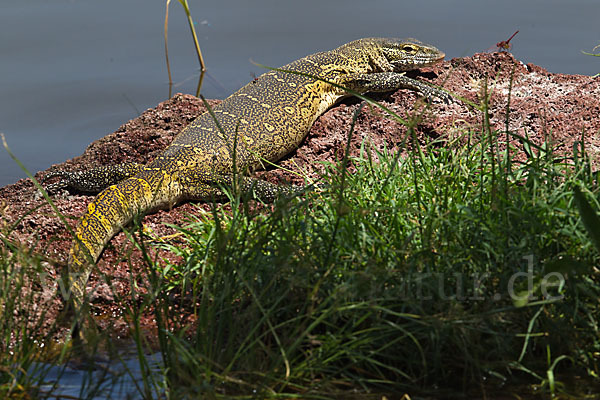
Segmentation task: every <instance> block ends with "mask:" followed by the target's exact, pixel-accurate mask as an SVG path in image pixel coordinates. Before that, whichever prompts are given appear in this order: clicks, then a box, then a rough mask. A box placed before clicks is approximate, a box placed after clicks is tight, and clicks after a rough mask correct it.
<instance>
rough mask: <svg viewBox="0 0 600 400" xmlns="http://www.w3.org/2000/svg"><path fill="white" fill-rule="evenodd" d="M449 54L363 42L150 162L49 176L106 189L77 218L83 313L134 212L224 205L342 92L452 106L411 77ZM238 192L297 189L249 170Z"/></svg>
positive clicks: (74, 274)
mask: <svg viewBox="0 0 600 400" xmlns="http://www.w3.org/2000/svg"><path fill="white" fill-rule="evenodd" d="M443 58H444V53H442V52H441V51H439V50H438V49H436V48H435V47H433V46H430V45H427V44H424V43H421V42H419V41H418V40H415V39H388V38H366V39H359V40H355V41H353V42H350V43H347V44H345V45H343V46H340V47H338V48H336V49H334V50H331V51H324V52H320V53H316V54H312V55H309V56H306V57H304V58H301V59H299V60H297V61H294V62H292V63H290V64H287V65H285V66H283V67H282V68H281V69H279V70H271V71H269V72H266V73H265V74H263V75H261V76H260V77H258V78H257V79H255V80H254V81H252V82H250V83H248V84H247V85H246V86H244V87H242V88H241V89H240V90H238V91H237V92H235V93H234V94H232V95H231V96H229V97H228V98H226V99H225V100H223V101H222V102H221V103H220V104H219V105H217V106H216V107H214V109H213V110H212V112H206V113H204V114H202V115H200V116H199V117H198V118H196V119H195V120H194V121H193V122H192V123H190V124H189V125H188V126H187V127H186V128H185V129H183V130H182V131H181V133H179V134H178V135H177V136H176V137H175V139H174V141H173V143H172V144H171V145H170V146H168V147H167V148H166V150H164V152H163V153H162V154H160V155H159V156H158V157H157V158H156V159H155V160H153V161H151V162H150V163H148V164H146V165H141V164H136V163H127V164H119V165H114V166H104V167H99V168H95V169H92V170H88V171H80V172H65V171H58V172H55V173H51V174H49V175H48V176H47V179H49V178H52V177H59V178H60V180H59V181H58V182H57V183H54V184H52V185H49V187H48V189H49V190H52V191H55V190H57V189H61V188H66V189H75V190H78V191H84V192H96V193H97V192H99V194H98V196H97V197H96V198H95V199H94V201H92V202H91V203H90V204H89V205H88V208H87V212H86V213H85V214H84V215H83V216H82V217H81V219H80V221H79V224H78V226H77V228H76V230H75V236H76V237H75V238H74V241H73V244H72V247H71V250H70V253H69V261H68V279H67V281H68V285H69V286H70V290H71V292H70V294H71V296H70V301H72V303H71V304H72V305H73V306H74V308H75V310H80V309H81V308H82V307H83V306H84V300H85V298H86V292H85V287H86V283H87V280H88V278H89V275H90V271H91V269H92V265H93V264H94V263H95V262H96V261H97V259H98V258H99V257H100V254H101V252H102V250H103V249H104V247H105V245H106V244H107V243H108V241H110V239H111V238H112V237H113V236H114V235H115V234H116V233H117V232H119V231H120V230H121V229H122V227H123V226H125V225H126V224H128V223H129V222H130V221H131V220H132V219H133V218H134V216H135V215H139V214H144V213H148V212H151V211H153V210H157V209H161V208H170V207H172V206H174V205H175V204H177V203H180V202H183V201H188V200H200V201H202V200H204V201H207V200H217V199H223V198H224V197H225V196H224V191H223V189H224V188H227V187H232V186H233V185H234V176H237V174H236V171H239V172H244V173H245V172H248V171H252V170H254V169H257V168H260V167H261V166H262V165H263V160H267V161H270V162H275V161H277V160H279V159H281V158H282V157H284V156H285V155H286V154H288V153H289V152H291V151H292V150H294V149H296V148H297V147H298V146H299V145H300V143H301V142H302V140H303V139H304V137H305V136H306V135H307V133H308V131H309V130H310V128H311V126H312V124H313V122H314V121H315V120H316V119H317V117H318V116H319V115H321V114H322V113H324V112H325V111H326V110H327V109H328V108H329V107H331V106H332V105H334V104H335V103H336V102H338V101H339V100H340V99H342V98H344V97H348V96H350V93H349V92H348V91H346V90H344V89H343V88H347V89H350V90H351V91H354V92H358V93H361V94H362V93H366V92H386V91H391V90H396V89H399V88H409V89H413V90H416V91H418V92H420V93H421V94H422V95H424V96H425V97H428V98H430V97H433V96H435V97H438V98H441V99H442V100H444V101H449V100H450V96H449V95H448V93H446V92H445V91H443V90H441V89H438V88H434V87H432V86H429V85H427V84H425V83H423V82H420V81H418V80H416V79H412V78H409V77H407V76H406V75H405V74H404V72H405V71H409V70H414V69H418V68H420V67H425V66H429V65H431V64H433V63H436V62H438V61H440V60H442V59H443ZM284 71H295V72H296V73H292V72H284ZM317 78H318V79H317ZM234 160H235V164H234ZM238 188H239V190H241V192H243V193H246V194H249V195H251V196H252V197H253V198H257V199H260V200H262V201H266V202H268V201H272V200H273V199H275V198H276V197H277V196H278V195H280V194H281V193H291V192H294V191H296V190H297V188H296V187H284V188H282V187H280V186H277V185H273V184H270V183H268V182H266V181H262V180H259V179H255V178H251V177H248V176H245V175H243V174H242V175H240V179H239V184H238Z"/></svg>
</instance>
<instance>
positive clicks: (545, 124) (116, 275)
mask: <svg viewBox="0 0 600 400" xmlns="http://www.w3.org/2000/svg"><path fill="white" fill-rule="evenodd" d="M421 75H422V76H424V78H425V79H426V80H429V81H431V82H433V83H434V84H436V85H440V86H443V87H445V88H446V89H448V90H449V91H451V92H453V93H456V94H457V95H459V96H461V97H463V98H465V99H467V100H469V101H471V102H474V103H475V104H480V103H481V97H482V95H483V87H484V85H485V84H486V83H487V85H488V92H489V93H490V94H491V99H490V104H489V114H490V124H491V127H492V130H498V131H501V132H502V131H504V129H505V124H506V108H507V103H508V94H509V88H510V87H511V77H512V89H511V90H510V112H509V118H508V127H509V130H510V131H512V132H514V133H517V134H519V135H523V136H524V135H528V136H529V138H530V139H531V140H532V141H533V142H535V143H537V144H541V143H543V142H544V141H545V140H548V139H549V140H551V141H552V143H553V145H554V150H555V152H556V153H558V154H563V155H570V154H571V151H572V148H573V145H574V144H575V142H577V141H579V140H581V139H582V138H583V140H584V142H585V146H586V149H587V150H588V152H589V154H590V155H591V157H592V160H593V163H594V166H595V167H597V166H598V159H597V154H598V152H599V151H600V135H598V131H599V130H600V118H598V115H599V113H600V105H599V99H600V78H592V77H589V76H582V75H564V74H551V73H549V72H548V71H546V70H545V69H543V68H541V67H538V66H535V65H531V64H529V65H524V64H523V63H521V62H519V61H518V60H515V59H514V58H513V57H512V55H511V54H510V53H507V52H501V53H480V54H475V55H474V56H472V57H467V58H456V59H452V60H451V61H446V62H444V63H441V64H439V65H436V66H434V67H431V68H428V69H425V70H423V71H422V74H421ZM376 99H377V100H378V101H380V102H381V103H382V104H383V105H385V106H386V107H388V108H390V109H392V110H393V111H395V112H396V113H397V114H398V115H400V116H401V117H403V118H408V116H410V115H414V114H415V113H421V112H422V108H423V103H422V102H417V100H418V96H417V95H416V94H415V93H414V92H412V91H410V90H399V91H397V92H395V93H392V94H385V95H377V96H376ZM211 104H212V105H214V104H217V101H212V102H211ZM360 104H361V102H360V101H358V100H357V99H348V100H346V101H345V102H343V103H342V104H340V105H338V106H336V107H333V108H332V109H330V110H329V111H327V112H326V113H325V114H324V115H323V116H321V117H320V118H319V119H318V120H317V121H316V122H315V124H314V126H313V128H312V130H311V131H310V134H309V135H308V137H307V138H306V139H305V141H304V142H303V144H302V145H301V146H300V148H299V149H298V150H297V151H295V152H293V153H292V154H290V155H289V156H288V157H287V158H286V159H284V160H283V161H281V162H280V164H281V165H282V166H284V167H285V168H287V169H290V170H292V171H298V172H299V171H302V172H303V173H306V174H307V175H308V176H309V177H311V178H315V179H317V178H318V177H319V172H321V171H322V170H323V166H322V165H321V164H320V163H319V162H320V161H335V160H339V159H341V158H342V157H343V154H344V148H345V145H346V142H347V138H348V136H347V135H348V132H349V129H350V124H351V121H352V118H353V114H354V113H355V112H356V110H357V109H358V108H359V106H360ZM203 111H204V106H203V105H202V101H201V100H199V99H197V98H195V97H193V96H190V95H183V94H176V95H175V96H174V97H173V98H171V99H169V100H167V101H165V102H162V103H160V104H159V105H158V106H157V107H156V108H154V109H150V110H147V111H146V112H144V113H143V114H142V115H140V116H139V117H138V118H135V119H133V120H131V121H129V122H127V123H125V124H124V125H123V126H122V127H120V128H119V129H118V130H117V131H116V132H114V133H112V134H110V135H107V136H106V137H104V138H102V139H100V140H98V141H96V142H94V143H92V144H91V145H90V146H89V147H88V148H87V149H86V151H85V152H84V153H83V154H82V155H81V156H78V157H75V158H73V159H72V160H68V161H66V162H64V163H62V164H60V165H54V166H52V167H51V168H50V169H48V170H46V171H41V172H38V173H37V174H36V178H38V179H40V178H43V177H44V176H45V174H47V173H48V172H50V171H54V170H57V169H64V170H81V169H87V168H91V167H94V166H98V165H105V164H116V163H120V162H125V161H136V162H142V163H145V162H148V161H149V160H151V159H153V158H154V157H155V156H156V155H157V154H159V152H160V151H162V150H163V149H164V148H165V147H166V146H168V144H169V143H170V142H171V140H172V139H173V137H174V136H175V135H176V134H177V133H178V132H179V131H180V130H181V129H182V128H183V127H184V126H186V125H187V124H189V123H190V122H191V121H192V120H193V119H194V118H195V117H196V116H198V115H199V114H200V113H202V112H203ZM381 114H382V112H381V111H380V110H375V109H372V108H370V107H368V106H366V107H364V108H363V109H362V111H361V113H360V114H359V115H358V118H357V120H356V125H355V127H354V135H353V137H352V140H351V145H350V146H351V147H350V155H352V156H358V155H359V152H360V149H361V146H362V145H363V143H364V142H365V141H367V142H369V143H370V144H371V145H372V147H373V148H375V149H378V150H382V149H383V148H384V147H387V149H389V150H394V151H397V150H400V151H403V152H405V151H406V149H405V148H403V147H402V145H403V143H404V140H405V134H406V132H407V128H406V127H405V126H404V125H403V124H401V123H399V122H396V121H392V120H390V119H385V118H382V117H381ZM481 125H482V114H481V112H479V111H476V110H473V108H472V107H470V106H467V105H466V104H464V103H462V102H454V103H452V104H441V103H439V102H435V103H433V104H431V105H429V106H428V109H427V110H426V111H425V114H424V118H423V120H422V121H421V122H420V123H419V125H418V126H417V132H416V133H417V138H418V140H419V142H420V144H422V145H423V144H426V143H428V142H430V141H431V140H434V139H437V140H439V139H444V138H454V137H458V136H459V134H460V133H462V132H465V131H468V130H471V131H475V132H480V131H481V129H480V127H481ZM503 135H504V134H503ZM511 142H512V143H513V144H514V145H515V146H516V147H517V148H521V146H520V145H519V143H518V140H516V139H515V138H513V139H511ZM515 156H516V157H518V158H524V155H523V154H516V155H515ZM256 175H257V176H260V177H263V178H264V179H268V180H270V181H273V182H282V181H287V182H294V183H302V179H301V178H299V177H298V176H297V175H295V174H292V173H289V172H286V171H284V170H279V169H271V170H269V171H262V172H257V173H256ZM92 198H93V197H91V196H85V195H79V194H76V195H68V194H66V193H62V194H60V195H57V196H55V197H54V198H53V200H54V202H55V204H56V206H57V207H58V209H59V211H60V212H61V213H63V214H64V215H65V216H67V217H68V218H69V220H70V221H71V223H72V224H73V225H74V224H75V222H76V219H77V218H78V217H79V216H81V215H82V213H83V212H84V211H85V209H86V206H87V204H88V203H89V202H90V201H91V200H92ZM0 204H4V212H3V213H2V219H3V221H4V223H10V224H13V223H15V222H16V221H18V218H21V217H22V220H21V221H19V222H18V224H17V225H16V227H15V228H14V229H13V230H12V232H11V234H10V238H11V239H12V240H14V241H15V242H18V243H21V244H22V245H24V246H28V247H32V248H34V249H35V251H37V252H39V253H41V254H43V255H44V256H45V257H47V259H48V273H49V279H55V278H56V277H58V270H59V269H60V268H59V267H60V266H61V265H64V264H65V263H66V260H67V256H68V250H69V248H70V246H71V236H70V235H69V234H68V232H67V230H66V229H65V228H64V226H63V224H62V222H61V221H60V220H59V219H58V218H57V217H56V216H55V215H54V212H53V211H52V209H51V208H50V206H49V205H48V204H45V201H44V200H43V199H37V198H36V195H35V188H34V186H33V184H32V183H31V181H29V180H20V181H19V182H17V183H16V184H14V185H9V186H6V187H4V188H2V189H0ZM36 207H39V208H37V209H36ZM203 207H206V208H207V209H208V207H209V205H204V206H203ZM31 210H33V211H32V212H30V211H31ZM28 212H30V213H29V214H27V213H28ZM194 212H195V207H194V206H192V205H191V204H184V205H181V206H179V207H176V208H175V209H173V210H171V211H168V212H167V211H160V212H158V213H155V214H153V215H149V216H146V217H145V218H144V224H145V225H146V226H148V227H151V228H152V230H153V231H154V232H155V233H156V234H157V235H165V234H169V233H172V230H171V229H170V228H167V227H166V226H165V225H164V224H165V223H175V224H176V223H178V222H181V221H182V220H183V218H184V216H185V214H186V213H194ZM123 247H125V248H129V249H131V245H130V244H129V242H128V241H127V239H126V237H125V235H124V234H123V233H120V234H118V235H117V236H116V237H115V238H114V239H113V240H112V241H111V245H110V246H109V247H108V248H107V249H106V250H105V251H104V253H103V255H102V258H101V261H100V262H99V270H100V271H101V272H102V273H105V274H107V275H108V276H110V277H111V278H112V285H113V287H114V288H115V290H116V294H117V295H118V297H125V298H130V296H129V293H130V276H131V274H133V276H136V275H137V274H139V273H140V271H141V270H143V268H142V258H141V254H140V252H139V251H138V250H133V254H132V256H131V257H130V260H124V259H123V258H122V257H121V256H119V255H120V254H128V253H127V252H124V251H123V250H122V249H123ZM161 255H162V256H164V257H170V258H173V257H174V256H173V255H170V254H168V253H166V252H164V251H163V252H162V253H161ZM129 261H130V262H131V268H132V269H133V270H132V271H130V269H129V268H130V265H129ZM89 286H90V287H96V286H99V287H100V290H99V291H98V293H97V296H96V299H95V300H94V311H95V313H96V314H100V315H105V316H107V317H105V318H98V321H99V323H100V325H102V326H106V325H110V324H112V323H113V321H114V318H112V317H111V316H112V315H113V314H115V315H117V314H119V310H120V309H121V307H120V306H119V305H118V304H115V302H114V301H113V294H112V291H111V290H109V289H108V287H107V286H106V284H104V283H101V281H100V280H99V274H98V273H95V274H94V275H93V276H92V278H91V280H90V283H89ZM41 292H42V293H43V296H41V297H40V299H42V300H44V301H46V302H48V303H47V304H49V305H50V306H51V307H50V309H49V315H48V316H47V317H46V319H47V321H48V324H47V325H48V326H49V324H50V321H52V319H53V318H54V316H55V315H56V313H57V312H58V310H59V308H60V307H59V305H60V303H61V302H60V299H58V298H56V297H52V296H50V295H49V294H48V293H50V292H49V291H48V289H47V288H46V290H42V291H41ZM40 308H41V307H40ZM144 321H146V322H145V323H147V324H148V326H150V327H151V326H153V322H152V321H153V319H152V318H150V317H148V316H147V317H145V318H144ZM125 329H126V324H125V323H123V322H121V323H120V325H119V329H118V332H119V334H123V333H124V330H125Z"/></svg>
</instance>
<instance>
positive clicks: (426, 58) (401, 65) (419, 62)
mask: <svg viewBox="0 0 600 400" xmlns="http://www.w3.org/2000/svg"><path fill="white" fill-rule="evenodd" d="M444 57H446V54H444V53H442V52H439V53H438V54H435V55H432V54H421V55H416V56H414V57H412V58H411V59H403V60H396V61H392V62H391V64H392V65H393V66H394V70H395V71H397V72H401V71H410V70H413V69H417V68H422V67H429V66H431V65H434V64H437V63H439V62H441V61H442V60H443V59H444Z"/></svg>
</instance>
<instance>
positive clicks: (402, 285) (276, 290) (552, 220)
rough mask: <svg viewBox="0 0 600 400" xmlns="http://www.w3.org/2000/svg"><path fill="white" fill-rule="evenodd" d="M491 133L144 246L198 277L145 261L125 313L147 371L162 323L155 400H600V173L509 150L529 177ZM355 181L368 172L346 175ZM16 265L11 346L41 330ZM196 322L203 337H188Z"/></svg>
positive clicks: (197, 221)
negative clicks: (189, 318) (23, 317)
mask: <svg viewBox="0 0 600 400" xmlns="http://www.w3.org/2000/svg"><path fill="white" fill-rule="evenodd" d="M482 109H483V111H482V112H483V116H484V118H483V120H484V121H485V120H486V118H485V104H484V107H482ZM409 123H410V121H409ZM409 125H410V124H409ZM483 125H484V126H483V128H482V129H481V131H479V132H465V134H464V137H463V138H462V140H461V141H455V142H452V143H443V142H432V143H430V144H429V146H427V148H424V149H423V150H422V151H415V152H413V153H412V154H410V155H409V156H408V157H406V158H403V157H400V156H399V155H398V154H390V153H388V152H387V151H384V152H381V153H379V154H377V155H378V158H379V162H378V163H375V162H374V161H373V159H372V158H371V157H370V156H369V155H370V154H372V153H371V149H369V148H368V146H367V145H366V144H365V152H364V153H363V154H362V156H361V157H360V158H356V159H345V160H343V161H341V162H340V163H339V164H330V165H328V172H327V173H326V174H325V178H324V179H325V180H326V183H327V189H326V190H323V191H315V192H308V193H306V194H305V195H303V196H299V197H297V198H293V199H281V200H280V201H278V202H277V203H276V204H275V205H273V206H272V207H271V206H266V207H256V206H255V205H254V203H252V202H244V201H242V199H240V198H239V197H237V196H233V195H232V196H231V208H230V209H224V208H222V207H221V206H220V205H215V206H214V207H213V209H212V212H210V213H209V212H205V211H203V210H202V209H200V208H199V209H198V211H197V212H196V213H194V214H193V215H189V217H188V219H187V221H184V222H183V223H182V224H181V226H180V227H177V230H178V232H179V233H180V235H179V236H178V237H177V238H176V239H173V240H172V241H171V242H165V241H157V240H154V238H150V237H148V236H146V235H145V234H143V233H141V234H139V235H138V234H134V235H132V237H133V238H134V239H135V240H137V241H138V244H139V245H140V246H141V247H142V248H143V249H147V247H148V246H156V247H160V248H166V249H168V250H169V251H172V252H173V253H175V254H178V255H180V256H181V257H182V260H183V261H182V262H180V263H177V264H172V263H169V262H168V261H164V260H156V259H152V258H151V257H150V256H149V255H148V254H149V253H147V252H145V253H144V254H145V260H146V263H147V266H148V268H147V278H148V282H149V283H150V285H151V289H152V290H150V291H149V292H148V293H147V294H144V293H135V296H137V298H138V300H139V301H136V302H133V304H134V306H132V308H130V309H128V314H129V315H131V316H134V329H133V332H134V338H136V340H137V341H136V344H137V346H138V351H139V356H140V363H142V364H144V365H145V363H146V360H145V357H144V352H145V351H146V350H147V348H148V346H147V345H146V344H145V342H144V340H143V339H142V337H143V335H142V332H141V331H140V329H139V324H138V323H137V322H139V318H137V319H136V317H137V316H139V315H141V313H143V312H144V311H146V310H147V309H150V308H149V307H152V309H154V312H155V317H156V320H157V321H158V325H159V331H158V339H159V340H158V342H159V347H160V351H161V353H162V355H163V360H164V372H163V376H160V377H156V376H155V377H148V378H147V380H146V382H145V385H144V387H143V388H140V391H141V393H143V394H144V395H145V396H146V397H148V398H150V397H152V395H155V396H158V394H159V393H163V392H162V390H163V389H164V388H166V392H165V393H167V394H168V395H169V396H170V398H186V397H187V398H232V397H233V398H236V397H237V398H265V397H272V398H319V399H321V398H353V397H354V398H366V397H367V396H372V398H377V399H381V398H382V396H383V395H386V396H388V397H389V398H399V397H401V395H402V394H403V393H408V394H409V395H410V396H411V398H419V396H432V397H433V398H450V397H454V396H456V397H460V396H461V395H462V394H464V393H469V396H482V395H484V394H485V395H487V396H488V398H492V399H493V398H494V393H497V392H498V393H505V392H508V393H520V394H523V393H525V395H524V396H525V397H527V398H530V397H531V396H532V394H533V393H536V394H538V395H539V396H541V397H542V398H544V397H549V396H551V395H558V396H562V398H568V396H578V397H582V396H584V394H585V393H586V392H585V391H586V390H588V391H589V390H591V392H590V393H596V392H597V390H596V389H594V388H598V387H599V386H600V380H599V377H598V376H599V373H600V336H599V330H598V329H599V327H598V321H597V320H598V315H599V312H598V311H599V310H598V308H599V306H600V303H599V299H600V283H599V275H598V270H597V266H598V265H599V261H600V256H599V254H600V253H599V251H600V249H598V248H597V245H598V243H600V238H599V237H598V236H597V235H598V230H597V226H599V225H597V219H598V216H597V215H598V210H600V204H599V203H600V192H599V188H598V174H597V173H595V172H592V169H591V166H590V163H589V159H588V158H587V155H586V153H585V151H584V149H582V148H581V146H580V147H579V148H578V149H577V151H576V152H574V153H573V155H572V156H571V157H569V158H564V159H560V158H558V157H557V156H556V155H554V154H553V153H552V146H551V145H550V144H545V145H544V146H536V145H534V144H533V143H531V142H530V141H529V140H528V139H527V138H521V143H522V144H521V145H522V146H523V148H521V149H514V150H522V151H525V152H526V153H527V154H529V157H528V159H527V160H526V161H524V162H516V161H515V160H513V159H511V157H508V156H507V154H506V153H505V152H503V151H499V150H498V149H499V148H500V147H499V145H500V144H501V142H502V141H506V139H507V138H508V137H509V136H510V135H512V134H511V133H510V132H495V131H492V130H491V129H490V128H489V125H487V124H483ZM407 137H408V138H409V139H408V140H411V138H412V137H413V135H412V131H410V132H409V134H408V136H407ZM414 147H415V146H413V148H414ZM347 163H352V165H353V166H354V167H355V168H356V172H355V173H353V174H348V173H347V172H345V171H346V168H344V167H345V165H346V164H347ZM228 210H229V211H228ZM582 218H583V219H582ZM2 249H3V250H2V252H1V253H0V267H1V269H2V271H3V272H2V273H4V274H5V275H4V276H3V285H4V286H3V288H4V289H3V291H2V296H1V297H0V298H1V299H2V301H3V304H5V306H4V307H3V308H2V310H0V311H1V313H2V315H0V317H1V318H2V321H5V323H4V325H2V326H0V329H1V331H0V334H2V335H3V338H8V335H10V334H12V333H11V332H23V330H24V329H28V328H25V325H23V324H19V323H16V325H10V324H9V323H8V324H7V322H6V321H7V320H9V317H8V316H9V315H11V313H14V309H15V307H16V306H11V307H12V308H11V307H8V306H7V305H8V304H9V303H10V302H11V301H13V303H15V304H17V303H19V301H22V299H21V298H20V297H19V295H18V292H19V289H18V288H17V289H14V288H13V286H12V285H10V284H8V283H7V282H9V281H10V280H11V279H12V280H14V278H11V277H7V275H6V274H10V273H11V269H10V265H13V264H14V260H13V258H14V257H25V256H26V255H27V253H26V252H25V251H24V250H17V249H12V248H11V249H9V248H8V247H7V246H5V247H3V248H2ZM28 260H30V261H25V262H24V263H25V264H26V265H38V266H39V265H40V263H39V262H37V261H34V260H33V259H28ZM32 268H33V267H32ZM17 282H18V281H17ZM26 303H27V302H25V303H24V304H21V306H24V305H25V304H26ZM175 306H178V307H175ZM182 309H183V310H185V311H186V312H187V313H190V314H192V315H193V317H194V318H193V320H194V321H195V322H194V323H192V324H190V325H186V324H184V323H182V322H181V310H182ZM35 329H36V328H35V326H34V327H33V328H32V331H31V332H28V333H27V335H29V336H35V335H36V331H35ZM42 339H43V338H42ZM6 343H8V342H6ZM23 343H24V344H22V345H20V347H17V348H15V350H14V351H13V354H14V355H11V356H8V355H7V353H6V352H4V351H3V352H2V356H1V357H0V365H2V366H3V369H2V371H3V372H2V374H0V377H1V379H2V380H1V381H0V388H2V390H4V391H5V392H8V389H9V388H14V387H15V386H14V384H12V383H11V382H13V383H14V382H17V383H18V384H19V385H21V387H23V388H25V389H24V390H27V388H28V387H29V388H30V390H31V388H35V385H36V383H35V382H30V381H28V380H27V374H18V375H17V376H16V375H15V373H14V371H15V365H26V363H27V362H31V360H32V359H34V358H35V357H36V354H35V352H34V350H33V349H34V347H33V346H32V345H31V344H28V343H27V342H23ZM21 370H26V368H21ZM15 376H16V378H15ZM573 382H575V384H574V383H573ZM11 384H12V385H13V386H10V385H11ZM578 385H579V386H578ZM590 388H592V389H590Z"/></svg>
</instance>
